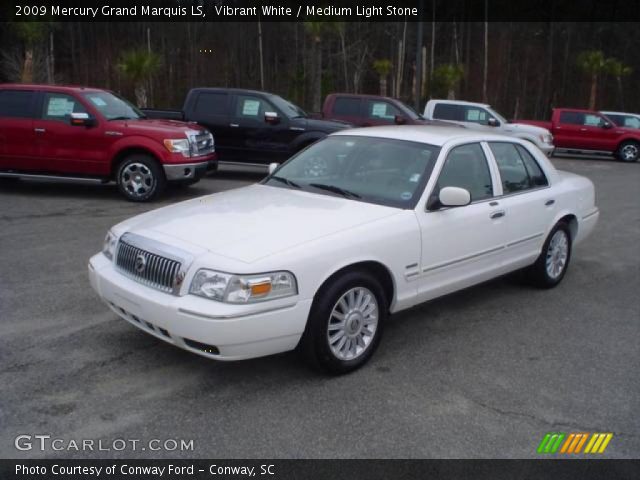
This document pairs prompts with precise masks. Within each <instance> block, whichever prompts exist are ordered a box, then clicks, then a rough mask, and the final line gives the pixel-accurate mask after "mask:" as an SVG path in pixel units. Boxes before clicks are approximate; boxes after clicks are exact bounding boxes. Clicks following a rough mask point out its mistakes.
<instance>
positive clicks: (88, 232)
mask: <svg viewBox="0 0 640 480" xmlns="http://www.w3.org/2000/svg"><path fill="white" fill-rule="evenodd" d="M554 163H555V164H556V166H557V167H558V168H560V169H565V170H569V171H572V172H576V173H579V174H582V175H585V176H587V177H589V178H590V179H591V180H592V181H593V182H594V183H595V185H596V192H597V203H598V205H599V207H600V209H601V217H600V223H599V224H598V226H597V228H596V230H595V232H594V233H593V235H592V237H590V238H589V239H588V240H587V241H586V242H585V243H584V244H582V245H580V246H578V247H577V248H576V249H575V250H574V254H573V258H572V263H571V266H570V268H569V271H568V273H567V276H566V277H565V279H564V281H563V283H562V284H561V285H560V286H559V287H558V288H556V289H553V290H549V291H541V290H535V289H532V288H530V287H528V286H526V285H524V284H522V283H521V282H518V281H517V280H516V279H514V278H513V277H506V278H501V279H498V280H494V281H491V282H489V283H486V284H483V285H480V286H476V287H473V288H470V289H467V290H465V291H463V292H459V293H456V294H453V295H449V296H447V297H444V298H441V299H438V300H435V301H432V302H430V303H427V304H424V305H422V306H419V307H416V308H413V309H411V310H409V311H406V312H402V313H400V314H398V315H396V316H394V317H392V319H391V321H390V322H389V324H388V326H387V329H386V331H385V337H384V338H383V339H382V344H381V345H380V348H379V350H378V351H377V352H376V355H375V356H374V357H373V359H372V361H371V362H370V363H369V364H368V365H366V366H365V367H364V368H363V369H361V370H359V371H357V372H355V373H353V374H350V375H347V376H343V377H338V378H332V377H325V376H322V375H318V374H317V373H314V372H313V371H311V370H309V369H308V368H307V366H306V365H305V364H304V363H302V361H301V360H300V359H299V358H298V357H297V356H296V355H295V354H293V353H287V354H282V355H277V356H272V357H268V358H263V359H257V360H250V361H244V362H238V363H218V362H214V361H211V360H207V359H205V358H200V357H198V356H196V355H193V354H191V353H188V352H186V351H182V350H179V349H177V348H175V347H172V346H170V345H168V344H165V343H163V342H162V341H160V340H157V339H155V338H153V337H151V336H150V335H148V334H146V333H143V332H142V331H140V330H138V329H136V328H135V327H133V326H131V325H129V324H128V323H126V322H125V321H124V320H121V319H119V318H117V317H116V315H114V314H113V313H112V312H110V311H109V310H108V309H107V307H106V306H105V305H104V304H102V303H101V302H100V301H99V299H98V297H97V296H96V294H95V293H94V292H93V291H92V290H91V288H90V286H89V283H88V279H87V272H86V267H87V261H88V259H89V257H90V256H91V255H93V254H94V253H96V252H97V251H98V250H99V249H100V248H101V245H102V240H103V238H104V235H105V232H106V231H107V230H108V228H109V227H110V226H111V225H113V224H115V223H117V222H119V221H121V220H124V219H126V218H128V217H130V216H132V215H135V214H137V213H141V212H144V211H147V210H149V209H152V208H156V207H158V206H161V205H165V204H169V203H172V202H176V201H179V200H183V199H187V198H191V197H194V196H198V195H203V194H207V193H211V192H216V191H221V190H226V189H230V188H236V187H240V186H242V185H245V184H248V183H251V182H255V181H257V180H258V179H259V178H260V175H249V174H233V173H220V174H218V176H212V177H209V178H206V179H204V180H203V181H201V182H200V183H199V184H197V185H195V186H193V187H191V188H188V189H181V190H174V191H171V192H170V193H169V194H168V195H165V196H164V198H163V199H162V200H161V201H160V202H157V203H155V204H132V203H128V202H126V201H124V200H122V199H121V198H120V196H119V195H118V193H117V190H116V188H115V186H99V187H95V186H85V185H70V184H58V183H44V182H30V181H20V182H4V181H0V205H1V212H0V385H1V386H2V387H1V390H2V394H1V395H0V432H2V434H1V435H0V457H3V458H19V459H23V458H24V459H26V458H41V457H52V458H64V457H69V458H109V457H113V458H135V457H140V458H183V457H184V458H192V457H202V458H274V457H275V458H434V457H438V458H440V457H442V458H468V457H473V458H476V457H484V458H493V457H498V458H533V457H536V456H538V455H537V454H536V448H537V446H538V444H539V443H540V441H541V439H542V438H543V436H544V435H545V434H546V433H547V432H613V434H614V436H613V439H612V440H611V442H610V444H609V446H608V448H607V450H606V453H605V454H603V455H601V456H602V457H606V458H638V452H640V416H639V415H638V411H639V407H640V400H639V399H640V375H638V368H639V367H640V347H639V343H638V340H639V339H640V295H639V292H640V164H622V163H618V162H614V161H608V160H604V161H602V160H569V159H554ZM20 434H27V435H39V434H47V435H51V436H52V437H54V438H62V439H64V440H65V442H68V441H69V440H71V439H74V440H76V441H78V442H80V441H81V440H83V439H95V440H96V441H97V440H98V439H103V440H104V442H105V443H104V445H106V446H109V447H110V446H112V445H113V443H112V441H113V440H114V439H141V440H142V441H145V440H149V439H160V440H165V439H178V440H179V439H184V440H193V441H194V442H193V446H194V448H193V451H185V452H180V451H157V452H149V451H143V450H136V451H132V450H130V449H127V450H125V451H115V450H113V449H112V450H111V451H85V452H82V451H81V452H77V451H75V450H73V449H71V450H67V449H64V450H62V451H59V452H53V451H51V450H47V451H44V452H42V451H39V450H38V449H36V448H34V449H33V450H29V451H18V450H17V449H16V448H15V446H14V439H15V437H16V436H18V435H20ZM65 445H66V443H65ZM34 447H35V445H34ZM581 456H583V457H584V456H586V455H581Z"/></svg>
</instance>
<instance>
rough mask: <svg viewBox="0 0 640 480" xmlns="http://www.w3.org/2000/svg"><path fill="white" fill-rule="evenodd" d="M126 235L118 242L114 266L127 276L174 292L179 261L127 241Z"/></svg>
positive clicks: (161, 289) (150, 285)
mask: <svg viewBox="0 0 640 480" xmlns="http://www.w3.org/2000/svg"><path fill="white" fill-rule="evenodd" d="M126 237H127V236H126V235H123V238H121V239H120V241H119V242H118V250H117V252H116V262H115V264H116V268H117V269H118V270H119V271H120V272H121V273H123V274H124V275H126V276H127V277H129V278H131V279H133V280H135V281H137V282H139V283H142V284H144V285H147V286H149V287H151V288H155V289H156V290H160V291H163V292H166V293H175V289H176V287H178V286H179V283H180V282H178V281H177V280H178V275H179V273H180V268H181V266H182V265H181V263H180V262H179V261H177V260H174V259H171V258H167V257H165V256H162V255H159V254H156V253H152V252H150V251H147V250H145V249H143V248H140V247H138V246H136V245H133V243H135V242H128V241H127V238H126Z"/></svg>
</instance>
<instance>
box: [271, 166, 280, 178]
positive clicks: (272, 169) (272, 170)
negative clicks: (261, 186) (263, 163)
mask: <svg viewBox="0 0 640 480" xmlns="http://www.w3.org/2000/svg"><path fill="white" fill-rule="evenodd" d="M279 166H280V164H279V163H270V164H269V175H271V174H272V173H273V172H275V171H276V170H277V169H278V167H279Z"/></svg>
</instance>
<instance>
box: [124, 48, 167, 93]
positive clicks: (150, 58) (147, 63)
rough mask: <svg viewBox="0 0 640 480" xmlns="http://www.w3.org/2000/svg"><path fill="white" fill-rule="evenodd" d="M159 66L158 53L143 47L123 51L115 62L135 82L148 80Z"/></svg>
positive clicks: (160, 62)
mask: <svg viewBox="0 0 640 480" xmlns="http://www.w3.org/2000/svg"><path fill="white" fill-rule="evenodd" d="M161 66H162V61H161V59H160V56H159V55H157V54H156V53H153V52H147V51H146V50H143V49H136V50H128V51H126V52H124V53H123V54H122V56H121V57H120V60H119V61H118V64H117V68H118V70H120V71H121V72H122V74H123V75H124V76H125V77H127V78H128V79H129V80H131V81H132V82H133V83H135V84H138V83H140V82H144V81H146V80H148V79H149V78H150V77H151V76H153V75H154V74H155V73H156V72H157V71H158V70H159V69H160V67H161Z"/></svg>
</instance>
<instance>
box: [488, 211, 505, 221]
mask: <svg viewBox="0 0 640 480" xmlns="http://www.w3.org/2000/svg"><path fill="white" fill-rule="evenodd" d="M505 215H506V213H505V211H504V210H498V211H497V212H493V213H492V214H491V220H495V219H496V218H502V217H504V216H505Z"/></svg>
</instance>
